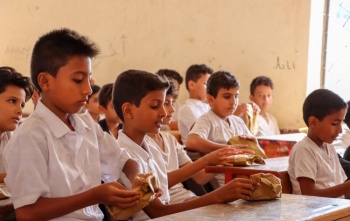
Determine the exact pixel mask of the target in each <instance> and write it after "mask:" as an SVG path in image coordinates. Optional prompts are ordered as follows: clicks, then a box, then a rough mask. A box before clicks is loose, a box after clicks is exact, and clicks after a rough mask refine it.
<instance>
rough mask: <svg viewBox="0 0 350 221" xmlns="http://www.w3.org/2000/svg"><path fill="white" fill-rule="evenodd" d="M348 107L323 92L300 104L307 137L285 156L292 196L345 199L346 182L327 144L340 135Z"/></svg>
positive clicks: (307, 98)
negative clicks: (287, 160)
mask: <svg viewBox="0 0 350 221" xmlns="http://www.w3.org/2000/svg"><path fill="white" fill-rule="evenodd" d="M347 109H348V106H347V104H346V103H345V101H344V100H343V99H342V98H341V97H339V95H337V94H335V93H334V92H332V91H330V90H327V89H318V90H315V91H313V92H312V93H311V94H309V95H308V96H307V97H306V99H305V101H304V104H303V119H304V122H305V124H306V125H307V127H308V133H307V136H306V137H305V138H304V139H303V140H301V141H299V142H298V143H296V144H295V145H294V147H293V149H292V152H291V154H290V156H289V167H288V174H289V177H290V181H291V183H292V187H293V193H294V194H302V195H310V196H322V197H343V196H344V195H346V196H347V197H348V196H349V193H350V182H349V181H347V182H345V183H344V181H345V180H346V179H347V177H346V175H345V173H344V170H343V169H342V167H341V165H340V162H339V159H338V156H337V153H336V152H335V149H334V146H333V145H332V144H331V143H332V142H333V141H334V140H335V139H336V138H337V136H338V135H339V134H340V133H341V132H342V121H343V120H344V117H345V114H346V112H347Z"/></svg>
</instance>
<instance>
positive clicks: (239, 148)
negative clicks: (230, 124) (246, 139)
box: [229, 144, 255, 155]
mask: <svg viewBox="0 0 350 221" xmlns="http://www.w3.org/2000/svg"><path fill="white" fill-rule="evenodd" d="M229 147H231V148H233V149H235V150H236V152H235V155H237V154H255V151H253V150H248V149H246V148H247V147H248V145H246V144H232V145H230V146H229Z"/></svg>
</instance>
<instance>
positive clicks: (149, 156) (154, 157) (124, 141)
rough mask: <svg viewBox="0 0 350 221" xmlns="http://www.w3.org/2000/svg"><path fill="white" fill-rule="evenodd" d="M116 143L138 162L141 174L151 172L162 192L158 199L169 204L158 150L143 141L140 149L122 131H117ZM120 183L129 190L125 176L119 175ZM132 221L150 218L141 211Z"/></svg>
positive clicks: (128, 183)
mask: <svg viewBox="0 0 350 221" xmlns="http://www.w3.org/2000/svg"><path fill="white" fill-rule="evenodd" d="M117 142H118V144H119V146H121V147H123V148H125V149H126V150H127V151H128V153H129V154H130V156H131V157H132V158H133V159H134V160H136V161H138V162H139V163H140V165H141V169H142V171H141V172H142V173H144V174H145V173H149V172H151V171H152V172H153V174H154V175H155V176H156V177H157V179H158V186H159V188H160V189H161V190H162V191H163V195H162V196H161V197H159V199H160V200H161V201H162V202H163V203H164V204H168V203H169V202H170V195H169V190H168V174H167V170H166V167H165V164H164V162H163V156H162V154H161V153H160V151H159V150H158V149H156V148H155V147H154V146H152V145H148V143H147V142H145V141H143V143H142V147H141V146H139V145H138V144H136V143H135V142H134V141H133V140H131V139H130V138H129V137H128V136H127V135H126V134H124V132H123V131H119V135H118V139H117ZM120 182H122V183H123V184H124V185H125V186H126V187H127V188H128V189H131V186H132V183H131V182H130V180H129V179H128V178H127V177H126V175H125V174H122V175H121V178H120ZM132 218H133V221H137V220H148V219H150V217H148V216H147V215H146V213H145V212H143V211H142V210H141V211H139V212H137V213H136V214H135V215H133V217H132Z"/></svg>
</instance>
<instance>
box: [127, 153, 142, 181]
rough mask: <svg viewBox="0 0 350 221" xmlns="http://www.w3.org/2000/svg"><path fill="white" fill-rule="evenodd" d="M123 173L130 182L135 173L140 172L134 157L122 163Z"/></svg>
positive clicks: (140, 169)
mask: <svg viewBox="0 0 350 221" xmlns="http://www.w3.org/2000/svg"><path fill="white" fill-rule="evenodd" d="M123 173H124V174H125V175H126V177H127V178H128V179H129V180H130V181H131V182H132V181H133V180H134V178H135V177H136V176H137V175H139V174H141V173H142V168H141V165H140V164H139V163H138V162H137V161H136V160H134V159H128V160H127V161H126V163H125V165H124V168H123Z"/></svg>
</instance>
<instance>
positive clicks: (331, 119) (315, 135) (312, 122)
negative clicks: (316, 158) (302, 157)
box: [308, 108, 347, 146]
mask: <svg viewBox="0 0 350 221" xmlns="http://www.w3.org/2000/svg"><path fill="white" fill-rule="evenodd" d="M346 111H347V108H344V109H341V110H339V111H338V112H335V113H333V114H331V115H328V116H326V117H325V118H323V120H318V119H317V118H316V117H313V116H312V117H310V118H309V132H308V136H309V137H310V139H311V140H313V141H314V142H315V143H316V144H317V145H319V146H320V145H321V144H322V143H323V142H326V143H333V141H334V140H335V139H336V138H337V136H338V135H339V134H340V133H341V132H342V125H341V124H342V122H343V120H344V118H345V114H346Z"/></svg>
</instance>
